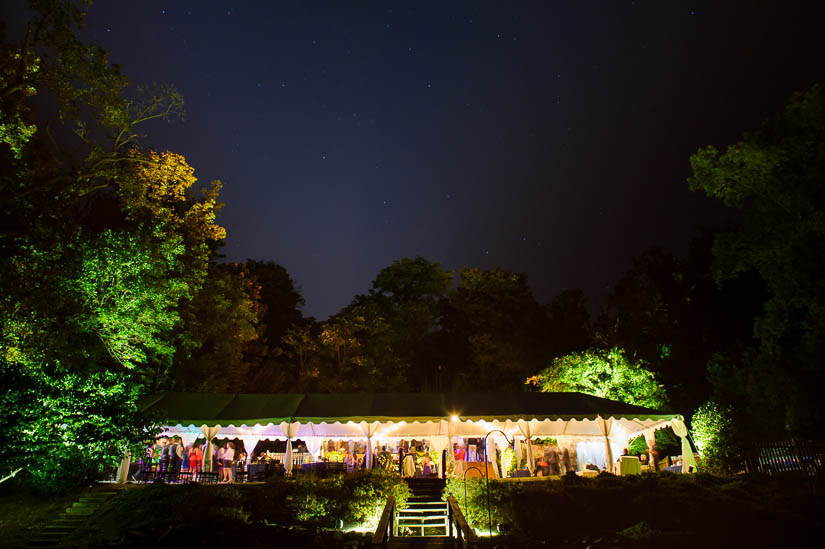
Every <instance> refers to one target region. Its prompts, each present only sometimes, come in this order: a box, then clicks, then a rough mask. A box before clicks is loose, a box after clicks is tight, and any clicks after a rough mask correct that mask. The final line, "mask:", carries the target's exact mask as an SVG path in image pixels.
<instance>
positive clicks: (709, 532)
mask: <svg viewBox="0 0 825 549" xmlns="http://www.w3.org/2000/svg"><path fill="white" fill-rule="evenodd" d="M281 482H282V484H281V485H279V486H277V487H275V486H273V485H272V484H250V485H234V486H197V485H191V486H164V485H149V486H129V487H127V488H126V489H123V490H120V491H119V492H120V493H119V494H118V495H117V496H116V497H113V498H112V499H110V500H109V501H108V502H107V503H106V504H105V506H104V507H103V508H102V509H101V510H100V512H98V513H97V514H96V515H95V516H94V517H93V518H92V519H91V520H89V521H88V522H87V523H86V524H85V526H84V527H83V528H82V529H81V530H79V531H78V532H76V533H75V534H74V535H73V536H72V537H69V538H66V539H65V540H64V543H63V545H62V546H63V547H88V548H98V547H101V548H102V547H112V546H116V547H156V546H192V544H198V543H208V544H209V546H210V547H216V546H231V547H244V548H245V549H254V548H258V547H260V548H263V547H329V548H332V547H359V546H366V545H367V544H368V542H369V539H370V537H371V536H370V535H369V534H363V533H360V534H359V533H355V532H349V533H342V532H340V531H336V530H335V529H334V524H333V523H332V520H331V519H327V518H324V516H323V514H320V515H318V514H317V513H316V514H315V515H313V516H312V518H310V519H307V520H304V521H298V520H297V517H295V518H296V520H294V523H293V524H285V523H284V518H283V517H284V514H283V505H281V509H280V510H278V511H275V510H276V508H278V506H279V504H280V499H279V498H290V500H289V506H290V509H293V510H294V509H298V510H300V509H301V508H302V506H307V508H311V507H312V506H314V505H317V502H315V501H313V498H312V497H311V496H307V495H306V494H299V493H294V492H289V491H288V489H289V487H290V485H289V484H288V482H289V481H281ZM284 483H286V484H284ZM285 486H286V488H287V491H284V487H285ZM492 486H493V489H492V490H491V500H492V503H493V509H494V511H493V512H494V516H495V517H496V520H495V522H494V526H495V525H497V524H499V523H500V524H501V525H502V526H501V528H502V529H503V530H504V531H505V533H504V534H502V535H500V536H499V537H497V538H495V539H494V540H487V543H485V545H486V546H489V547H492V546H494V545H499V546H506V547H510V548H516V547H548V548H585V547H591V548H592V549H596V548H599V547H601V548H607V547H615V548H651V549H652V548H657V549H658V548H665V547H667V548H682V547H684V548H690V549H696V548H697V547H726V548H730V547H783V546H784V547H787V546H794V545H796V546H801V547H807V546H811V544H812V543H816V544H817V546H818V540H820V533H821V528H822V525H821V522H822V517H823V516H825V498H823V496H822V491H821V490H818V491H817V492H816V493H815V492H814V491H813V486H812V485H811V484H810V482H809V481H808V480H807V479H804V478H798V477H785V478H769V477H749V476H738V477H729V478H720V477H712V476H710V475H692V476H691V477H690V478H681V477H679V476H676V475H665V476H661V475H658V476H654V477H647V478H620V477H612V476H605V477H601V478H597V479H561V480H543V481H539V482H535V481H534V482H498V483H493V484H492ZM455 487H456V485H453V489H454V491H455ZM461 488H462V489H463V485H462V487H461ZM468 488H469V490H468V492H469V495H468V500H469V501H468V504H467V505H466V507H467V515H468V518H469V519H470V521H471V523H475V524H476V526H477V527H480V528H483V526H481V525H482V524H483V525H484V526H486V494H485V493H484V492H483V485H482V484H481V483H477V484H475V485H472V484H471V485H469V486H468ZM273 490H280V493H279V495H278V498H273V497H272V493H273ZM76 497H77V494H68V495H66V496H60V497H51V498H41V497H38V496H33V495H31V494H29V493H28V492H26V491H25V490H22V489H19V488H17V489H15V488H13V487H9V486H5V487H3V490H2V493H0V516H2V522H0V525H1V528H0V548H6V547H9V548H11V547H21V546H22V545H23V543H24V541H25V539H27V537H28V536H30V535H31V534H32V533H33V532H34V531H36V530H37V528H38V527H39V526H40V525H42V524H44V523H45V522H46V521H47V520H48V519H49V517H50V516H54V515H55V514H57V513H58V512H59V511H61V510H62V509H63V508H65V507H66V506H69V505H71V502H72V501H74V500H75V499H76ZM457 499H458V500H459V502H460V503H461V504H462V506H464V503H463V493H462V494H459V497H458V498H457ZM276 512H277V513H280V514H279V515H278V516H279V519H278V521H277V522H275V523H273V521H271V520H267V516H268V515H269V516H270V518H273V519H274V518H275V514H273V513H276ZM307 516H309V515H307ZM319 516H320V517H322V518H319ZM484 529H486V528H484ZM491 541H492V543H490V542H491ZM225 544H228V545H225Z"/></svg>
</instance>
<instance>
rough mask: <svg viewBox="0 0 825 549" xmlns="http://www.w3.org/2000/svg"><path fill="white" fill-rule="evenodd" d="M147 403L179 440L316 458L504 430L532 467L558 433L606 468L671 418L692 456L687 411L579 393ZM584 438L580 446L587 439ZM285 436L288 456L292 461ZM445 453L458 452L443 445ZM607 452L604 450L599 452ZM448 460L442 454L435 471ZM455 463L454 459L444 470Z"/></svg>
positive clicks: (203, 398)
mask: <svg viewBox="0 0 825 549" xmlns="http://www.w3.org/2000/svg"><path fill="white" fill-rule="evenodd" d="M140 404H141V407H142V409H143V410H144V411H145V412H147V413H150V414H158V415H159V416H160V417H164V418H167V420H166V425H165V426H164V430H163V434H165V435H178V436H180V437H181V439H182V441H183V444H184V445H186V444H192V443H193V442H194V441H195V440H196V439H197V438H201V439H207V438H208V439H210V440H211V439H213V438H237V439H240V440H241V441H242V442H243V445H244V447H245V449H246V451H247V453H248V454H250V455H251V453H252V449H254V448H255V446H256V444H257V443H258V442H259V441H261V440H285V441H294V440H301V441H303V442H304V443H305V444H306V447H307V452H308V453H309V454H310V455H311V456H312V457H311V459H319V458H320V454H321V449H322V445H323V444H324V442H325V441H327V440H330V439H336V440H359V441H363V442H366V464H367V466H368V467H369V466H370V465H371V464H372V460H373V456H372V453H373V452H372V448H373V445H375V444H381V445H387V446H390V447H391V446H392V445H393V444H395V445H397V443H398V441H399V440H402V439H407V440H409V439H419V440H426V441H427V444H428V447H429V449H430V450H434V451H436V452H439V455H440V453H441V451H443V450H446V449H452V448H453V445H454V444H458V445H463V443H464V442H465V441H467V440H468V439H476V440H478V439H482V438H484V437H485V435H488V433H491V432H492V433H491V434H490V436H489V437H488V440H487V448H486V450H487V452H486V454H485V455H486V456H488V458H489V461H495V460H494V459H493V456H495V451H496V449H498V450H499V451H501V450H503V449H504V448H505V447H506V446H507V445H508V442H507V439H505V437H504V436H501V434H500V432H498V431H503V432H504V433H506V434H507V436H508V437H509V439H510V440H515V441H516V442H515V444H519V445H522V444H523V446H520V448H523V450H524V454H525V455H526V458H527V459H526V463H527V466H528V468H529V469H530V471H531V472H532V471H533V469H534V467H535V460H534V457H533V455H532V454H533V452H532V449H533V445H532V444H524V442H525V441H532V440H534V439H536V438H540V439H544V438H546V437H552V438H553V439H554V440H556V441H557V444H558V446H559V448H570V449H571V450H572V449H575V448H579V449H580V450H579V451H581V448H583V447H584V448H590V449H591V452H592V450H593V449H596V448H597V449H598V450H597V451H598V453H599V456H598V461H599V462H600V463H601V464H602V465H603V467H601V468H609V467H610V466H611V464H613V462H614V456H618V455H619V454H620V452H621V450H622V449H623V448H626V447H627V443H628V440H629V439H631V438H633V437H636V436H639V435H640V434H643V435H644V436H645V438H646V439H647V440H648V441H650V442H649V445H650V446H652V443H653V440H654V431H655V430H656V429H661V428H664V427H668V426H670V427H672V428H673V430H674V433H675V434H676V435H677V436H679V437H680V438H681V440H682V455H683V461H682V468H683V469H682V471H683V472H687V471H689V470H690V469H689V468H690V466H691V465H695V461H694V459H693V454H692V452H691V449H690V443H689V442H688V441H687V440H686V436H687V431H686V429H685V426H684V421H683V418H682V416H681V415H679V414H673V413H664V412H660V411H655V410H650V409H647V408H642V407H639V406H633V405H629V404H625V403H622V402H618V401H613V400H608V399H604V398H599V397H595V396H592V395H586V394H583V393H362V394H218V393H174V392H170V393H163V394H158V395H153V396H149V397H146V398H144V399H143V400H142V401H141V403H140ZM582 445H584V446H582ZM291 453H292V444H291V443H288V444H286V459H285V466H286V469H287V471H291V469H292V466H293V460H292V456H291ZM446 456H447V461H448V462H451V461H452V460H453V458H454V455H453V452H452V451H448V452H446ZM602 456H603V457H602ZM442 467H443V464H442V463H439V470H440V471H439V472H441V468H442ZM452 469H453V468H452V467H450V466H449V465H448V467H447V470H448V471H450V470H452Z"/></svg>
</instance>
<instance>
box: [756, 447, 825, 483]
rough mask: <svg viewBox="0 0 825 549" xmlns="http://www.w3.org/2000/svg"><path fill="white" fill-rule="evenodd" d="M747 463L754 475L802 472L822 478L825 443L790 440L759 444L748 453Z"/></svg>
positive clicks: (824, 464) (824, 468)
mask: <svg viewBox="0 0 825 549" xmlns="http://www.w3.org/2000/svg"><path fill="white" fill-rule="evenodd" d="M746 463H747V467H748V471H749V472H752V473H762V474H766V475H775V474H781V473H794V472H797V473H800V472H801V473H805V474H806V475H808V476H809V477H812V478H820V477H822V475H823V472H825V443H822V442H804V441H797V440H790V441H779V442H768V443H763V444H757V445H754V446H753V447H752V448H751V449H750V451H749V452H748V455H747V458H746Z"/></svg>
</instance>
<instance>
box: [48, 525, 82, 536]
mask: <svg viewBox="0 0 825 549" xmlns="http://www.w3.org/2000/svg"><path fill="white" fill-rule="evenodd" d="M75 530H77V524H66V525H59V526H55V525H51V524H50V525H49V526H46V527H45V528H43V532H45V533H52V532H54V533H56V534H61V535H64V536H65V535H66V534H69V533H71V532H74V531H75Z"/></svg>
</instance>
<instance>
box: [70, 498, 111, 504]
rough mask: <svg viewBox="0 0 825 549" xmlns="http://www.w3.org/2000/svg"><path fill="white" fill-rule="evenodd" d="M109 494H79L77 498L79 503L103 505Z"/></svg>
mask: <svg viewBox="0 0 825 549" xmlns="http://www.w3.org/2000/svg"><path fill="white" fill-rule="evenodd" d="M107 499H109V496H81V497H79V498H77V501H78V502H79V503H93V504H95V505H103V504H104V503H105V502H106V500H107Z"/></svg>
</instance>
